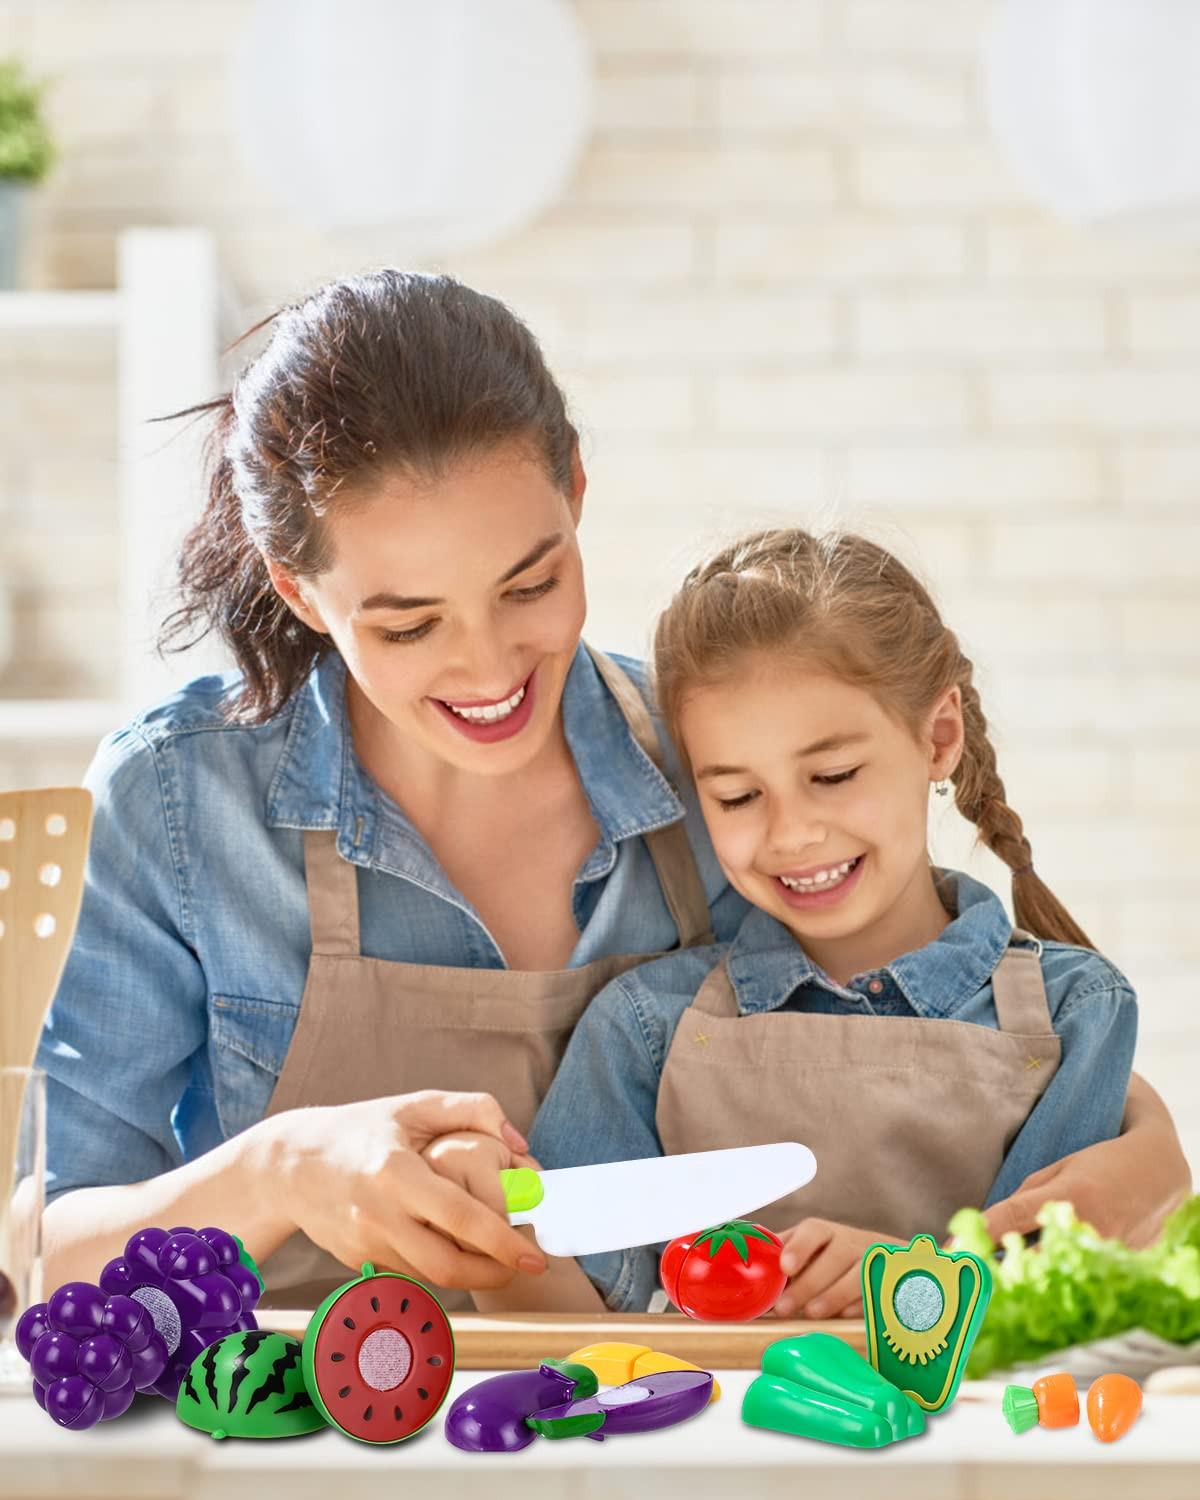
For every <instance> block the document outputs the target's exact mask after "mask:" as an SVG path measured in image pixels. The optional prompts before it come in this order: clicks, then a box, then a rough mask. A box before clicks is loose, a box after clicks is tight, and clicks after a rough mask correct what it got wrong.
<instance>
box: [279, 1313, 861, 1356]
mask: <svg viewBox="0 0 1200 1500" xmlns="http://www.w3.org/2000/svg"><path fill="white" fill-rule="evenodd" d="M311 1315H312V1313H311V1309H307V1310H306V1309H300V1310H293V1309H285V1308H270V1309H264V1311H263V1312H262V1314H261V1316H260V1317H259V1322H260V1323H261V1324H262V1326H263V1327H264V1328H275V1329H279V1330H280V1331H281V1332H283V1333H290V1334H291V1335H292V1336H293V1337H294V1338H303V1337H304V1330H305V1328H306V1327H307V1326H308V1320H309V1318H310V1317H311ZM450 1322H451V1324H452V1325H453V1328H454V1350H455V1360H456V1363H457V1365H458V1368H459V1369H460V1370H519V1369H522V1368H526V1367H532V1366H533V1365H535V1364H537V1362H538V1361H539V1360H541V1359H562V1358H563V1357H564V1356H565V1355H568V1354H571V1353H573V1352H574V1350H576V1349H580V1348H582V1347H583V1345H585V1344H598V1343H602V1342H603V1343H619V1344H645V1345H647V1346H648V1347H649V1348H651V1349H658V1350H660V1351H661V1352H662V1353H665V1354H674V1355H675V1356H676V1357H677V1358H678V1359H686V1360H690V1361H691V1363H692V1364H694V1365H699V1366H701V1368H702V1369H706V1370H757V1369H758V1367H759V1361H760V1359H761V1358H762V1352H763V1350H764V1349H765V1348H766V1347H767V1345H768V1344H773V1343H774V1342H775V1340H776V1339H784V1338H794V1337H796V1336H797V1335H798V1334H802V1333H832V1334H833V1335H834V1336H835V1337H837V1338H840V1339H844V1340H845V1341H846V1343H848V1344H849V1345H850V1346H851V1348H853V1349H856V1350H857V1351H858V1353H859V1354H862V1355H865V1354H866V1352H867V1334H866V1325H865V1324H864V1323H863V1321H862V1319H861V1318H832V1319H829V1320H827V1321H825V1322H820V1323H806V1322H802V1321H800V1320H787V1319H783V1318H759V1319H757V1320H756V1321H755V1322H753V1323H702V1322H700V1321H699V1320H697V1319H695V1318H685V1317H684V1316H683V1314H682V1313H599V1314H596V1315H594V1316H583V1315H581V1314H577V1313H452V1314H451V1315H450Z"/></svg>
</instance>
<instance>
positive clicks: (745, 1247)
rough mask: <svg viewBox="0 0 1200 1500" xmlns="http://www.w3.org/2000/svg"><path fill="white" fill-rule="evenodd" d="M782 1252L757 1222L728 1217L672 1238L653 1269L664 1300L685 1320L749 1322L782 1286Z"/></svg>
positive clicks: (772, 1302)
mask: <svg viewBox="0 0 1200 1500" xmlns="http://www.w3.org/2000/svg"><path fill="white" fill-rule="evenodd" d="M782 1250H783V1241H782V1240H780V1239H779V1238H778V1236H777V1235H774V1234H772V1233H771V1231H770V1230H769V1229H764V1228H763V1227H762V1225H761V1224H750V1223H747V1222H746V1220H745V1219H732V1220H730V1222H729V1223H727V1224H715V1225H714V1226H713V1227H712V1228H711V1229H705V1230H702V1231H701V1232H700V1233H699V1234H685V1235H680V1236H679V1238H678V1239H675V1240H672V1241H671V1243H670V1244H669V1245H668V1246H667V1248H666V1249H665V1250H664V1251H663V1253H662V1259H661V1260H660V1261H659V1264H658V1271H659V1275H660V1277H661V1278H662V1284H663V1286H664V1288H665V1289H666V1293H667V1296H668V1297H670V1299H671V1301H672V1302H673V1303H674V1304H675V1306H676V1307H678V1308H679V1310H680V1311H681V1312H685V1313H687V1315H688V1317H689V1318H711V1319H714V1320H717V1321H721V1320H724V1321H730V1322H737V1321H748V1320H749V1319H750V1318H757V1317H759V1316H760V1315H761V1314H762V1313H765V1312H766V1311H767V1309H768V1308H769V1307H774V1305H775V1303H776V1301H777V1300H778V1298H779V1294H780V1292H782V1291H783V1289H784V1287H785V1286H786V1285H787V1277H786V1276H785V1275H784V1273H783V1272H782V1271H781V1270H780V1269H779V1256H780V1253H781V1252H782Z"/></svg>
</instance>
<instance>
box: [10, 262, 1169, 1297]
mask: <svg viewBox="0 0 1200 1500" xmlns="http://www.w3.org/2000/svg"><path fill="white" fill-rule="evenodd" d="M273 323H274V327H273V333H272V338H271V341H270V344H269V346H268V347H267V349H266V350H265V352H264V353H263V354H262V355H261V356H260V357H259V358H258V359H257V360H255V361H254V362H253V363H252V364H251V365H250V366H249V368H248V369H247V370H246V371H245V372H244V373H243V374H242V376H241V378H240V379H239V381H238V382H237V384H236V387H235V390H234V392H233V395H232V396H231V397H228V398H225V399H223V400H221V401H219V402H216V403H214V404H213V405H214V407H215V408H216V410H217V411H218V414H219V417H218V426H217V432H216V442H217V449H216V451H217V462H216V464H215V467H214V473H213V479H212V488H211V494H210V499H209V504H208V507H207V509H206V513H205V515H204V518H203V519H202V521H201V523H200V524H199V526H198V527H197V528H196V530H195V531H194V532H193V533H192V535H191V537H190V538H189V539H188V542H187V544H186V546H185V549H184V553H183V557H182V564H181V578H182V583H183V589H184V605H183V608H182V610H181V611H180V613H179V614H178V615H177V616H176V617H175V618H174V620H173V622H171V625H172V630H173V636H172V638H174V635H178V634H186V633H187V632H188V631H189V630H190V629H191V628H192V627H194V626H200V627H202V628H216V629H218V630H219V631H220V633H221V634H222V635H223V636H224V638H225V640H226V642H227V643H228V645H229V646H230V647H231V649H232V651H233V652H234V655H235V657H236V659H237V663H238V666H239V668H240V669H241V670H240V674H239V675H238V676H235V677H232V678H211V677H210V678H202V679H200V680H198V681H196V682H193V683H191V684H190V685H189V686H188V687H186V688H185V689H183V691H182V692H181V693H180V694H178V695H177V696H176V697H174V698H172V699H170V700H168V701H167V702H166V703H163V704H161V705H159V706H158V707H156V708H154V709H152V710H150V711H148V712H147V713H144V714H142V715H141V716H139V718H138V719H137V720H135V721H134V722H133V723H132V724H131V725H129V726H128V727H127V728H125V729H124V730H122V731H120V732H119V733H117V734H116V735H114V736H112V737H110V738H109V740H107V741H106V742H105V744H104V745H103V746H102V747H101V750H100V752H99V753H98V756H97V759H96V761H95V763H94V765H93V767H92V769H91V771H90V773H89V784H90V786H91V787H92V789H93V791H94V793H95V796H96V816H95V825H94V834H93V844H92V851H91V857H90V860H89V868H88V878H87V886H86V889H85V895H84V902H83V908H82V912H81V917H80V924H79V930H78V934H77V937H76V941H75V945H74V947H73V950H72V954H71V957H70V960H69V963H68V966H67V970H66V972H65V974H64V978H63V982H62V985H61V986H60V990H59V993H58V996H57V997H56V1000H55V1003H54V1006H53V1007H52V1011H51V1014H50V1017H49V1019H48V1022H47V1027H46V1032H45V1035H44V1038H43V1042H42V1047H41V1051H40V1061H41V1063H42V1065H43V1066H44V1067H45V1068H46V1069H47V1072H48V1073H49V1075H50V1094H49V1165H50V1186H49V1190H50V1194H51V1197H52V1200H53V1201H52V1203H51V1205H50V1207H49V1210H48V1213H47V1220H46V1235H47V1275H48V1278H49V1281H50V1284H51V1285H53V1284H55V1283H56V1282H57V1281H61V1280H66V1279H69V1278H70V1277H73V1276H84V1277H89V1278H90V1277H91V1276H93V1275H94V1274H95V1271H96V1269H97V1267H98V1265H99V1264H100V1263H102V1262H103V1260H104V1259H105V1258H107V1257H108V1256H110V1255H113V1254H116V1253H117V1252H118V1251H119V1250H120V1248H121V1246H122V1244H123V1242H124V1240H125V1238H126V1237H127V1235H128V1234H129V1233H130V1232H131V1231H132V1230H133V1229H134V1228H136V1227H138V1226H140V1225H142V1224H148V1223H162V1224H173V1223H218V1224H222V1225H225V1226H227V1227H229V1228H231V1229H233V1230H235V1231H236V1232H237V1233H238V1234H240V1235H241V1237H242V1238H243V1240H244V1241H245V1243H246V1244H247V1246H248V1248H249V1249H250V1251H251V1253H252V1254H254V1255H255V1256H256V1258H258V1259H259V1260H260V1261H262V1262H265V1264H266V1271H267V1281H268V1291H269V1293H271V1294H273V1295H274V1296H275V1297H277V1298H279V1299H282V1300H286V1301H295V1300H298V1299H299V1298H300V1297H301V1296H309V1295H312V1294H313V1293H314V1292H316V1291H320V1290H321V1289H322V1288H328V1286H329V1285H331V1284H332V1283H334V1282H335V1281H336V1279H337V1278H338V1276H339V1274H340V1273H339V1269H338V1263H339V1262H340V1264H341V1265H342V1266H356V1265H357V1264H359V1263H360V1262H361V1261H363V1260H367V1259H370V1260H372V1261H376V1262H378V1263H381V1264H385V1265H399V1266H407V1267H409V1268H411V1269H412V1270H414V1271H415V1272H416V1273H417V1274H419V1275H421V1276H423V1277H425V1278H427V1279H430V1280H433V1281H435V1282H437V1283H440V1284H443V1285H451V1286H455V1287H458V1288H468V1287H470V1288H480V1289H487V1288H496V1287H498V1286H500V1285H503V1284H504V1283H505V1282H507V1281H509V1280H510V1279H511V1278H512V1275H513V1272H514V1271H515V1270H517V1269H520V1270H522V1271H529V1272H531V1273H536V1272H537V1271H539V1270H540V1269H541V1268H542V1267H543V1265H544V1262H543V1260H542V1258H541V1257H540V1255H538V1254H536V1252H535V1251H534V1249H533V1248H532V1247H531V1246H530V1245H529V1243H528V1241H527V1240H525V1239H524V1238H522V1237H521V1236H519V1235H517V1234H516V1233H515V1232H514V1231H513V1230H512V1229H510V1228H509V1226H507V1224H506V1223H505V1222H504V1220H503V1219H502V1218H501V1217H500V1215H498V1214H497V1213H495V1212H493V1211H492V1210H491V1209H489V1208H488V1207H486V1206H485V1204H484V1203H483V1202H481V1201H479V1199H480V1198H482V1197H486V1196H487V1195H486V1194H475V1195H472V1194H470V1193H467V1192H465V1191H464V1190H463V1189H462V1188H459V1187H457V1186H456V1185H455V1184H454V1183H452V1182H450V1181H447V1180H446V1179H445V1178H444V1177H443V1176H441V1175H440V1174H439V1173H438V1172H437V1171H435V1170H433V1167H432V1166H431V1162H430V1160H427V1159H426V1156H425V1154H424V1153H426V1152H429V1153H431V1155H432V1156H436V1147H437V1142H438V1140H439V1138H444V1137H446V1136H448V1135H450V1134H451V1133H453V1132H460V1131H464V1130H465V1131H467V1132H478V1131H482V1132H484V1133H485V1134H491V1135H493V1136H499V1137H500V1138H501V1139H504V1140H506V1141H507V1142H508V1144H509V1146H510V1147H511V1148H512V1149H513V1150H514V1151H515V1152H518V1153H519V1152H520V1151H521V1150H523V1148H524V1142H523V1138H521V1137H520V1136H519V1132H520V1131H522V1130H525V1129H527V1128H528V1126H529V1124H530V1122H531V1121H532V1118H533V1115H534V1112H535V1110H536V1107H537V1105H538V1103H539V1102H540V1099H541V1097H542V1095H543V1094H544V1092H545V1090H546V1088H547V1087H548V1085H549V1082H550V1079H551V1078H552V1076H553V1073H554V1069H555V1066H556V1064H557V1061H558V1059H559V1057H560V1056H561V1054H562V1051H563V1049H564V1047H565V1045H566V1042H567V1040H568V1038H569V1036H570V1033H571V1030H572V1028H573V1026H574V1024H575V1021H576V1020H577V1019H578V1017H579V1015H580V1014H581V1012H582V1010H583V1008H584V1006H585V1005H586V1004H587V1002H588V1000H589V999H590V998H591V996H592V995H593V994H595V993H596V992H597V991H598V990H599V989H600V988H601V986H602V985H603V984H605V983H606V982H607V981H608V980H609V979H611V978H612V977H613V976H614V975H616V974H618V973H620V972H622V971H623V970H624V969H626V968H628V967H630V966H631V965H633V964H635V963H638V962H642V961H644V960H645V959H646V958H647V957H650V956H653V955H655V954H658V953H661V952H663V951H665V950H668V949H670V948H673V947H676V946H682V947H688V946H691V945H694V944H700V943H704V942H708V941H711V940H712V938H713V937H714V936H715V937H716V939H717V940H724V939H725V938H727V937H730V936H731V935H732V933H733V932H734V931H735V930H736V928H737V926H738V925H739V923H740V919H741V917H742V915H743V913H744V910H745V906H744V903H743V902H742V900H741V898H740V897H739V896H737V894H736V893H735V892H733V891H731V890H730V889H728V888H727V887H726V885H725V882H724V878H723V876H722V875H721V873H720V870H719V867H718V866H717V864H716V862H715V860H714V858H713V855H712V851H711V848H710V846H709V844H708V842H707V839H706V837H705V835H704V833H703V827H702V823H701V820H700V818H699V815H698V813H697V811H696V808H695V803H694V801H693V800H691V798H690V794H681V793H680V792H677V791H676V789H675V787H676V785H681V784H682V778H679V777H678V776H677V767H676V765H675V764H674V762H673V761H672V760H671V759H670V753H669V751H667V750H666V749H665V748H664V747H661V746H660V744H659V741H658V737H657V735H656V732H655V729H654V726H653V724H652V723H651V720H650V717H649V715H648V713H647V710H646V706H645V702H644V697H643V692H642V682H641V677H640V668H638V667H637V665H636V664H634V663H624V664H618V663H615V662H613V661H611V660H609V659H608V658H605V657H603V656H600V655H599V654H596V653H592V652H590V651H589V650H588V649H587V648H585V647H583V646H582V645H581V644H580V639H579V637H580V630H581V628H582V623H583V618H584V612H585V596H584V587H583V578H582V571H581V566H580V557H579V549H578V544H577V540H576V528H577V526H578V523H579V519H580V513H581V507H582V501H583V494H584V487H585V477H584V472H583V468H582V464H581V462H580V457H579V448H578V441H577V436H576V433H575V429H574V428H573V427H572V425H571V423H570V422H569V420H568V418H567V415H566V412H565V409H564V405H563V400H562V396H561V394H560V392H559V390H558V388H557V386H556V385H555V383H554V381H553V379H552V378H551V376H550V374H549V373H548V371H547V370H546V367H545V365H544V363H543V361H542V358H541V354H540V351H539V349H538V347H537V344H536V342H535V341H534V339H533V338H532V337H531V335H530V334H529V333H528V331H527V330H526V329H525V328H524V327H523V326H522V325H521V324H520V323H519V322H518V321H517V320H516V319H515V318H514V317H513V316H512V314H511V313H509V312H508V311H507V309H506V308H504V307H503V306H502V305H501V304H500V303H498V302H496V301H494V300H493V299H491V298H488V297H484V296H481V295H480V294H478V293H475V292H472V291H470V290H469V289H468V288H466V287H463V286H461V285H459V284H457V283H456V282H454V281H452V280H449V279H448V278H441V277H422V276H410V275H405V274H403V273H400V272H396V271H380V272H377V273H374V274H371V275H367V276H362V277H356V278H352V279H349V280H346V281H343V282H338V283H334V284H332V285H330V286H328V287H326V288H324V289H323V290H322V291H320V292H318V293H317V294H315V295H314V296H313V297H311V298H309V299H308V300H307V301H305V302H304V303H302V304H300V305H297V306H293V307H289V308H287V309H285V310H284V311H283V312H282V313H280V314H279V315H277V317H276V318H275V319H274V320H273ZM685 798H686V800H685ZM431 1089H436V1090H439V1091H452V1092H449V1093H446V1092H442V1093H439V1094H436V1095H434V1094H430V1093H429V1092H428V1090H431ZM481 1090H483V1091H486V1094H487V1095H488V1096H493V1097H488V1098H480V1097H478V1094H479V1091H481ZM459 1091H465V1093H464V1092H459ZM497 1101H498V1102H497ZM509 1122H511V1123H509ZM1126 1124H1127V1127H1129V1129H1128V1133H1127V1135H1126V1136H1125V1137H1123V1138H1122V1141H1119V1142H1115V1143H1109V1144H1108V1145H1106V1146H1104V1147H1097V1148H1094V1149H1093V1151H1090V1152H1085V1153H1081V1154H1080V1156H1079V1157H1078V1159H1077V1160H1070V1159H1069V1160H1068V1161H1067V1162H1066V1163H1060V1164H1059V1168H1058V1170H1059V1172H1060V1176H1059V1177H1058V1178H1057V1179H1056V1181H1055V1184H1054V1187H1055V1191H1056V1192H1069V1191H1072V1190H1073V1188H1074V1186H1075V1185H1076V1184H1077V1185H1078V1186H1079V1188H1080V1191H1085V1190H1086V1184H1087V1182H1088V1181H1091V1180H1100V1179H1103V1180H1104V1182H1105V1184H1106V1188H1107V1191H1108V1193H1110V1194H1111V1203H1110V1208H1109V1213H1108V1216H1107V1220H1106V1227H1110V1228H1111V1227H1124V1226H1126V1225H1129V1224H1132V1222H1133V1220H1134V1218H1135V1217H1136V1216H1141V1217H1142V1218H1146V1217H1154V1216H1156V1215H1158V1214H1159V1213H1160V1212H1161V1211H1162V1210H1163V1209H1164V1208H1165V1207H1166V1206H1168V1204H1169V1203H1170V1202H1172V1201H1174V1199H1175V1197H1177V1196H1178V1195H1179V1194H1181V1193H1182V1192H1183V1191H1184V1190H1185V1189H1186V1186H1187V1174H1186V1167H1185V1166H1184V1165H1183V1158H1182V1155H1181V1153H1180V1151H1179V1148H1178V1142H1177V1140H1176V1138H1175V1135H1174V1131H1173V1128H1172V1126H1171V1124H1170V1120H1169V1118H1168V1117H1167V1116H1166V1112H1165V1110H1163V1108H1162V1106H1161V1103H1160V1102H1159V1101H1158V1100H1157V1098H1156V1097H1155V1096H1154V1095H1153V1094H1152V1092H1151V1091H1149V1090H1146V1089H1145V1088H1144V1087H1143V1088H1142V1090H1141V1091H1140V1092H1139V1093H1137V1094H1135V1096H1134V1097H1133V1100H1132V1103H1131V1106H1130V1113H1129V1114H1127V1119H1126ZM514 1125H515V1126H516V1127H517V1133H514V1132H513V1129H512V1127H513V1126H514ZM1143 1132H1149V1133H1150V1135H1149V1136H1147V1135H1145V1134H1143ZM1131 1135H1132V1136H1134V1137H1135V1138H1137V1140H1138V1141H1139V1143H1140V1149H1138V1150H1136V1151H1130V1150H1126V1151H1125V1152H1124V1154H1123V1153H1122V1147H1123V1145H1124V1143H1126V1142H1128V1141H1129V1140H1130V1136H1131ZM468 1149H469V1148H468ZM1102 1153H1104V1154H1102ZM1151 1155H1155V1157H1156V1159H1157V1160H1158V1161H1160V1162H1161V1163H1162V1166H1161V1168H1160V1174H1159V1175H1156V1177H1155V1179H1154V1181H1152V1182H1150V1181H1147V1178H1146V1174H1145V1170H1144V1166H1143V1165H1142V1163H1143V1162H1144V1160H1145V1159H1147V1158H1149V1157H1150V1156H1151ZM1062 1174H1065V1181H1064V1178H1063V1175H1062ZM460 1175H461V1174H460ZM1114 1178H1119V1179H1120V1181H1119V1190H1114V1188H1113V1182H1114ZM1052 1195H1053V1194H1043V1195H1042V1196H1043V1197H1044V1196H1052ZM1075 1196H1076V1197H1077V1201H1078V1194H1077V1193H1076V1194H1075ZM492 1201H493V1202H494V1199H493V1200H492ZM1038 1201H1040V1200H1038ZM1085 1201H1086V1200H1085ZM1022 1212H1023V1213H1028V1212H1029V1203H1028V1202H1026V1203H1024V1204H1023V1205H1022ZM1118 1219H1119V1220H1120V1224H1119V1225H1118V1224H1117V1222H1116V1221H1117V1220H1118ZM318 1252H320V1253H318ZM331 1256H332V1257H333V1259H331V1258H330V1257H331ZM574 1269H575V1268H574V1267H573V1266H571V1267H568V1268H565V1270H566V1277H565V1282H564V1285H565V1286H566V1287H567V1289H568V1291H567V1295H569V1296H570V1297H571V1298H572V1299H576V1298H578V1299H581V1300H582V1301H583V1302H584V1303H585V1304H586V1303H587V1302H588V1295H587V1294H588V1293H590V1289H589V1288H585V1287H583V1286H582V1285H581V1284H582V1277H581V1276H580V1275H579V1274H578V1273H576V1277H575V1278H574V1279H572V1277H571V1275H570V1272H571V1271H573V1270H574ZM518 1282H519V1283H520V1285H521V1287H522V1288H523V1290H522V1291H521V1292H520V1293H518V1291H517V1290H516V1284H514V1286H513V1287H511V1288H510V1289H509V1291H508V1292H506V1294H505V1295H506V1296H508V1297H510V1298H511V1300H513V1302H514V1303H515V1302H516V1300H517V1299H518V1296H530V1295H532V1296H533V1297H535V1298H539V1299H541V1300H542V1304H543V1305H545V1299H546V1298H547V1297H548V1295H549V1294H548V1292H547V1291H546V1287H545V1285H544V1284H542V1285H540V1286H539V1285H538V1284H537V1281H536V1277H535V1279H534V1281H533V1283H531V1282H530V1281H529V1279H528V1278H523V1277H522V1278H518ZM591 1299H592V1300H591V1301H590V1305H592V1306H599V1302H598V1299H595V1298H594V1294H591Z"/></svg>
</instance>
